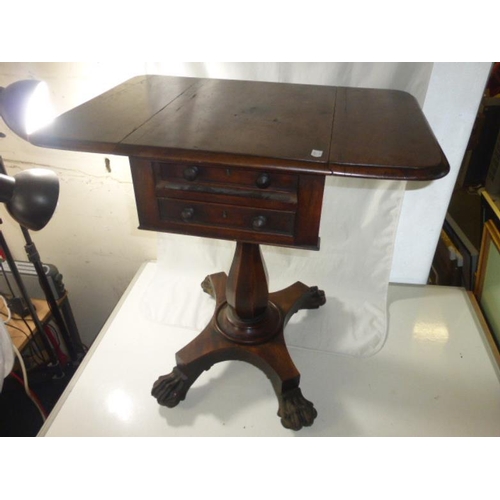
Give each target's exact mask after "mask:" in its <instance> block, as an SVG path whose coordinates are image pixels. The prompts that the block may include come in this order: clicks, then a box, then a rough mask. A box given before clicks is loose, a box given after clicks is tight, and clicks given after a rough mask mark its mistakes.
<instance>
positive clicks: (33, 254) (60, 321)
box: [21, 226, 78, 361]
mask: <svg viewBox="0 0 500 500" xmlns="http://www.w3.org/2000/svg"><path fill="white" fill-rule="evenodd" d="M21 230H22V232H23V236H24V239H25V241H26V245H25V247H24V248H25V250H26V255H27V256H28V259H29V261H30V262H31V263H32V264H33V266H34V267H35V271H36V274H37V275H38V281H39V282H40V286H41V287H42V290H43V293H44V294H45V298H46V299H47V302H48V304H49V307H50V312H51V313H52V316H53V317H54V319H55V321H56V323H57V326H58V328H59V331H60V333H61V335H62V337H63V339H64V343H65V344H66V348H67V349H68V354H69V357H70V358H71V361H77V360H78V355H77V352H76V349H75V345H74V341H73V339H72V338H71V335H70V333H69V330H68V328H67V326H66V322H65V321H64V318H63V317H62V314H61V310H60V309H59V305H58V304H57V300H56V298H55V296H54V293H53V292H52V289H51V288H50V284H49V281H48V279H47V276H46V275H45V272H44V270H43V264H42V261H41V260H40V254H39V253H38V250H37V248H36V246H35V243H34V242H33V240H32V239H31V236H30V233H29V231H28V230H27V229H26V228H25V227H23V226H21Z"/></svg>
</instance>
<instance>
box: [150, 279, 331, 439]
mask: <svg viewBox="0 0 500 500" xmlns="http://www.w3.org/2000/svg"><path fill="white" fill-rule="evenodd" d="M227 280H228V278H227V276H226V274H225V273H218V274H212V275H210V276H207V278H206V279H205V281H204V282H203V284H202V287H203V289H204V290H205V292H207V293H209V294H210V295H211V296H212V297H213V298H214V299H215V301H216V306H215V312H214V315H213V317H212V319H211V321H210V322H209V324H208V325H207V327H206V328H205V329H204V330H203V331H202V332H201V333H200V334H199V335H198V336H197V337H196V338H195V339H194V340H193V341H192V342H190V343H189V344H188V345H186V346H185V347H184V348H183V349H181V350H180V351H179V352H178V353H177V354H176V363H177V366H175V368H174V369H173V371H172V372H171V373H169V374H168V375H164V376H162V377H160V378H159V379H158V380H157V381H156V382H155V383H154V385H153V389H152V395H153V396H154V397H155V398H156V399H157V400H158V403H159V404H161V405H164V406H167V407H169V408H172V407H174V406H176V405H177V404H178V403H179V402H180V401H182V400H183V399H184V398H185V397H186V394H187V392H188V390H189V388H190V387H191V385H192V384H193V383H194V381H195V380H196V379H197V378H198V377H199V376H200V375H201V373H202V372H203V371H205V370H208V369H209V368H210V367H211V366H212V365H214V364H215V363H218V362H220V361H227V360H240V361H246V362H248V363H251V364H253V365H254V366H256V367H258V368H260V369H261V370H262V371H264V373H266V375H267V376H268V377H269V379H270V380H271V382H272V384H273V387H274V390H275V392H276V395H277V397H278V402H279V409H278V416H279V417H280V418H281V423H282V424H283V426H284V427H286V428H288V429H293V430H299V429H301V428H302V427H303V426H310V425H312V423H313V421H314V419H315V418H316V415H317V412H316V410H315V408H314V406H313V404H312V403H311V402H309V401H308V400H307V399H305V398H304V396H303V395H302V393H301V390H300V388H299V382H300V373H299V372H298V370H297V368H296V367H295V365H294V363H293V361H292V359H291V357H290V354H289V352H288V349H287V347H286V344H285V341H284V338H283V330H284V328H285V326H286V324H287V322H288V320H289V319H290V317H291V316H292V315H293V314H294V313H295V312H297V311H298V310H300V309H315V308H318V307H320V306H321V305H323V304H324V303H325V295H324V293H323V292H322V291H321V290H318V289H317V288H316V287H307V286H306V285H304V284H303V283H300V282H297V283H295V284H294V285H292V286H290V287H288V288H286V289H284V290H281V291H279V292H276V293H271V294H269V305H268V308H267V309H266V311H272V312H271V313H269V315H268V316H266V313H264V314H263V315H262V318H261V319H260V320H259V321H257V322H253V324H252V322H251V321H250V322H248V329H249V330H253V331H250V334H249V337H251V338H252V339H257V340H256V341H253V340H250V341H249V342H244V341H237V340H234V332H229V334H228V332H224V331H223V328H224V325H225V324H227V323H231V321H232V320H230V319H228V318H227V311H228V310H229V308H230V307H231V306H228V304H227V300H226V284H227ZM243 324H244V322H241V324H240V325H237V326H238V328H239V329H240V330H241V329H242V328H243V326H242V325H243Z"/></svg>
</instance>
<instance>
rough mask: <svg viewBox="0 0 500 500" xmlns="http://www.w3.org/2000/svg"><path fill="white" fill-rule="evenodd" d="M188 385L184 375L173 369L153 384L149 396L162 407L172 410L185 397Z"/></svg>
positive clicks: (177, 369)
mask: <svg viewBox="0 0 500 500" xmlns="http://www.w3.org/2000/svg"><path fill="white" fill-rule="evenodd" d="M190 385H191V384H190V383H189V381H188V378H187V377H186V375H184V373H182V372H181V371H180V370H179V368H177V367H174V369H173V370H172V372H171V373H169V374H168V375H163V376H162V377H160V378H159V379H158V380H157V381H156V382H155V383H154V384H153V389H152V390H151V394H152V395H153V396H154V397H155V398H156V399H157V400H158V403H159V404H161V405H162V406H167V407H168V408H173V407H174V406H177V405H178V404H179V402H180V401H182V400H183V399H184V398H185V397H186V393H187V391H188V389H189V387H190Z"/></svg>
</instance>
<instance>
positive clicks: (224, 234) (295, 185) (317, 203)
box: [130, 157, 325, 249]
mask: <svg viewBox="0 0 500 500" xmlns="http://www.w3.org/2000/svg"><path fill="white" fill-rule="evenodd" d="M184 166H187V167H192V166H194V164H193V163H190V162H186V164H185V165H183V164H180V163H174V162H172V163H168V162H166V161H160V162H158V161H155V160H149V159H147V158H135V157H131V158H130V167H131V171H132V179H133V183H134V191H135V197H136V202H137V212H138V215H139V223H140V226H139V227H140V228H141V229H149V230H153V231H165V232H171V233H180V234H190V235H193V236H202V237H207V238H220V239H227V240H236V241H243V242H248V243H259V244H266V245H284V246H293V247H300V248H309V249H317V248H318V245H319V238H318V236H319V235H318V233H319V221H320V215H321V203H322V199H323V188H324V182H325V181H324V175H315V174H302V173H301V174H297V175H296V174H287V173H282V172H281V171H276V170H272V169H271V170H269V175H270V177H271V184H270V185H268V186H267V187H263V188H259V187H256V185H255V178H256V177H258V176H259V175H260V174H261V173H262V172H263V170H262V169H261V168H255V169H250V168H240V167H238V166H232V167H229V169H226V168H225V167H222V166H220V165H213V166H211V165H210V166H208V165H207V166H202V167H200V168H201V169H202V170H201V172H202V173H201V176H202V177H196V178H195V179H194V180H193V181H189V180H187V179H185V178H183V175H184ZM212 169H213V172H212ZM227 170H229V171H230V175H228V174H227V172H226V171H227ZM224 176H227V178H228V179H226V178H225V177H224ZM222 179H225V181H224V182H222ZM202 180H203V182H202ZM233 181H234V182H233ZM273 181H274V182H275V184H276V185H275V184H273Z"/></svg>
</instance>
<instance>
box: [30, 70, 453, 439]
mask: <svg viewBox="0 0 500 500" xmlns="http://www.w3.org/2000/svg"><path fill="white" fill-rule="evenodd" d="M29 141H30V142H31V143H32V144H35V145H37V146H42V147H49V148H57V149H65V150H73V151H85V152H93V153H104V154H116V155H126V156H128V157H129V159H130V166H131V169H132V179H133V184H134V190H135V197H136V202H137V211H138V216H139V222H140V226H139V227H140V228H141V229H147V230H153V231H164V232H171V233H180V234H187V235H196V236H202V237H209V238H221V239H227V240H234V241H235V242H236V249H235V255H234V259H233V262H232V265H231V268H230V270H229V274H228V275H226V274H225V273H223V272H221V273H217V274H212V275H210V276H207V277H206V278H205V280H204V281H203V283H202V287H203V290H204V291H205V292H206V293H208V294H209V295H211V296H212V297H213V298H214V299H215V308H214V314H213V317H212V319H211V321H210V322H209V324H208V325H207V326H206V328H205V329H204V330H203V331H202V332H201V333H200V334H199V335H198V336H197V337H196V338H195V339H194V340H193V341H192V342H191V343H189V344H188V345H186V346H185V347H184V348H183V349H181V350H180V351H179V352H178V353H177V354H176V365H175V367H174V368H173V370H172V372H171V373H169V374H167V375H164V376H161V377H159V379H158V380H157V381H156V382H155V383H154V385H153V389H152V394H153V396H154V397H155V398H157V400H158V402H159V403H160V404H161V405H165V406H167V407H174V406H176V405H177V404H178V403H179V402H180V401H182V400H183V399H184V398H185V397H186V394H187V392H188V390H189V388H190V387H191V385H192V384H193V382H194V381H195V380H196V379H197V378H198V377H199V376H200V375H201V374H202V372H203V371H204V370H208V369H209V368H210V367H211V366H212V365H213V364H214V363H218V362H220V361H225V360H241V361H246V362H248V363H251V364H253V365H255V366H256V367H258V368H260V369H262V370H263V371H264V372H265V373H266V374H267V376H268V377H269V378H270V380H271V381H272V384H273V387H274V389H275V392H276V394H277V398H278V403H279V404H278V415H279V416H280V417H281V422H282V424H283V425H284V426H285V427H287V428H290V429H294V430H298V429H300V428H302V427H303V426H309V425H311V424H312V423H313V421H314V419H315V417H316V415H317V412H316V410H315V408H314V406H313V404H312V403H311V402H309V401H308V400H307V399H305V397H304V396H303V395H302V393H301V390H300V388H299V380H300V374H299V372H298V370H297V369H296V367H295V365H294V363H293V361H292V359H291V357H290V355H289V352H288V349H287V347H286V344H285V340H284V336H283V330H284V328H285V326H286V324H287V322H288V320H289V319H290V317H291V316H292V315H293V314H294V313H295V312H297V311H298V310H299V309H314V308H318V307H320V306H322V305H323V304H324V303H325V294H324V292H323V291H321V290H318V288H317V287H314V286H312V287H310V286H307V285H304V284H303V283H300V282H296V283H295V284H292V285H291V286H289V287H288V288H286V289H284V290H281V291H278V292H274V293H269V290H268V279H267V273H266V268H265V264H264V262H263V260H262V255H261V251H260V246H259V245H260V244H267V245H284V246H289V247H295V248H305V249H311V250H318V249H319V234H318V233H319V224H320V217H321V206H322V199H323V189H324V183H325V176H327V175H340V176H349V177H365V178H375V179H396V180H422V181H423V180H429V179H437V178H439V177H442V176H444V175H446V173H447V172H448V170H449V166H448V163H447V161H446V158H445V157H444V154H443V152H442V150H441V148H440V147H439V144H438V143H437V141H436V139H435V137H434V135H433V133H432V131H431V129H430V127H429V125H428V123H427V121H426V119H425V117H424V115H423V113H422V111H421V110H420V108H419V106H418V103H417V102H416V100H415V99H414V98H413V97H412V96H411V95H409V94H407V93H405V92H401V91H395V90H377V89H362V88H344V87H330V86H317V85H299V84H286V83H271V82H252V81H237V80H217V79H206V78H186V77H172V76H156V75H149V76H141V77H135V78H132V79H131V80H128V81H126V82H124V83H122V84H121V85H118V86H117V87H115V88H113V89H111V90H109V91H108V92H106V93H104V94H102V95H100V96H98V97H96V98H94V99H92V100H90V101H88V102H86V103H84V104H82V105H81V106H78V107H76V108H74V109H72V110H70V111H68V112H67V113H65V114H62V115H61V116H59V117H58V118H57V119H56V120H55V122H54V123H53V124H51V125H50V126H48V127H45V128H44V129H42V130H39V131H37V132H36V133H35V134H33V135H31V136H30V137H29Z"/></svg>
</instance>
